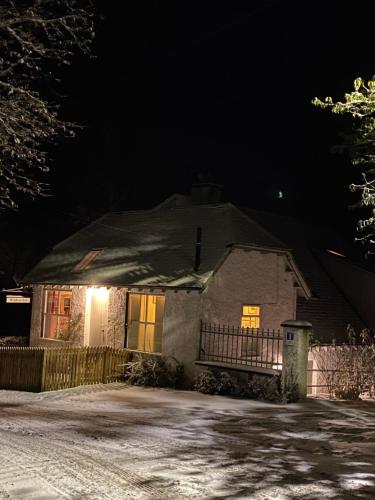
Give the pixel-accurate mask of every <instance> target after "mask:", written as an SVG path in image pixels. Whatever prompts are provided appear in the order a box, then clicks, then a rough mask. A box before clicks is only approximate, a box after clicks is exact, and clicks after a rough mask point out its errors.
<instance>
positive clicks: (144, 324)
mask: <svg viewBox="0 0 375 500" xmlns="http://www.w3.org/2000/svg"><path fill="white" fill-rule="evenodd" d="M164 302H165V297H164V295H146V294H139V293H131V294H129V300H128V327H127V347H128V349H136V350H137V351H144V352H161V339H162V333H163V316H164Z"/></svg>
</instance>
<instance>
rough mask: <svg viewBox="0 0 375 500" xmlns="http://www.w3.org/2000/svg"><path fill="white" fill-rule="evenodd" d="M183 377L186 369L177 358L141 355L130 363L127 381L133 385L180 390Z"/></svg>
mask: <svg viewBox="0 0 375 500" xmlns="http://www.w3.org/2000/svg"><path fill="white" fill-rule="evenodd" d="M183 375H184V367H183V365H182V364H181V363H179V362H178V361H177V360H176V359H175V358H171V357H168V358H166V357H159V356H146V355H139V356H138V359H137V360H136V361H134V362H132V363H130V366H129V371H128V373H127V375H126V380H127V381H128V382H129V383H130V384H132V385H143V386H151V387H174V388H179V387H181V386H182V382H183Z"/></svg>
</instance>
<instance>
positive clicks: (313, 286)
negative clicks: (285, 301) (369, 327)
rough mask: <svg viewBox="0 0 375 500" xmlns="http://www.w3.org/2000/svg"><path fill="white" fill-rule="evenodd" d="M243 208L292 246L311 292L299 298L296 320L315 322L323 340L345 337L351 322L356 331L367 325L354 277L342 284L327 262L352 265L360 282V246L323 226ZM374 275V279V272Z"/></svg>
mask: <svg viewBox="0 0 375 500" xmlns="http://www.w3.org/2000/svg"><path fill="white" fill-rule="evenodd" d="M244 211H245V212H246V213H247V214H248V215H249V216H250V217H251V218H252V219H254V220H255V221H257V222H258V224H260V225H261V226H262V227H264V228H265V229H267V230H268V231H269V232H270V233H272V234H273V235H274V236H275V237H277V238H280V239H281V240H282V241H283V242H284V244H285V245H287V246H289V247H290V248H292V249H293V256H294V258H295V261H296V263H297V265H298V268H299V269H300V270H301V272H302V274H303V276H304V278H305V280H306V282H307V284H308V286H309V288H310V290H311V291H312V298H311V299H309V300H306V299H305V298H303V297H298V299H297V300H298V302H297V319H300V320H307V321H310V322H312V323H313V329H314V331H315V333H316V336H317V337H318V338H319V339H320V341H321V342H324V341H330V340H331V339H332V338H336V339H338V340H344V339H345V336H346V328H347V326H348V325H349V324H350V325H352V326H353V327H354V328H355V329H356V330H357V331H360V330H361V329H363V328H364V327H365V326H366V325H365V321H364V320H363V318H362V317H360V315H359V313H358V310H357V308H356V305H355V303H354V301H353V300H352V299H351V297H352V295H353V294H352V293H351V290H350V288H351V287H352V286H353V280H350V281H349V280H340V283H339V282H338V280H337V279H335V276H334V274H333V273H332V272H331V271H330V267H331V266H329V265H327V264H328V263H329V262H330V261H336V260H337V259H339V260H340V262H341V266H350V268H351V270H352V271H351V272H352V274H353V273H356V274H357V275H358V276H357V278H358V279H357V283H358V282H360V281H361V272H362V271H361V268H360V267H353V265H352V263H353V262H360V261H361V254H360V251H359V248H357V247H356V246H355V245H354V244H352V243H351V242H350V241H347V240H346V239H345V238H343V237H342V236H341V235H340V234H337V233H335V232H334V231H332V230H331V229H329V228H325V227H324V225H317V224H314V223H310V222H306V221H301V220H298V219H296V218H293V217H288V216H282V215H277V214H272V213H268V212H262V211H257V210H251V209H244ZM340 255H341V257H340ZM371 275H372V277H373V279H374V280H375V274H373V273H371Z"/></svg>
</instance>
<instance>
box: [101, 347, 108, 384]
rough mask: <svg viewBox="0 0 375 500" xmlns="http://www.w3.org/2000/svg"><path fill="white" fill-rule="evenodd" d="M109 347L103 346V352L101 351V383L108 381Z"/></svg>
mask: <svg viewBox="0 0 375 500" xmlns="http://www.w3.org/2000/svg"><path fill="white" fill-rule="evenodd" d="M108 358H109V347H104V352H103V376H102V381H103V384H106V383H107V382H108V364H109V363H108V362H109V359H108Z"/></svg>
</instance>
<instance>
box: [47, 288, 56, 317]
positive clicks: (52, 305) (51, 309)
mask: <svg viewBox="0 0 375 500" xmlns="http://www.w3.org/2000/svg"><path fill="white" fill-rule="evenodd" d="M58 302H59V295H58V292H55V291H54V290H48V291H47V296H46V312H47V313H49V314H57V312H58Z"/></svg>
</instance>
